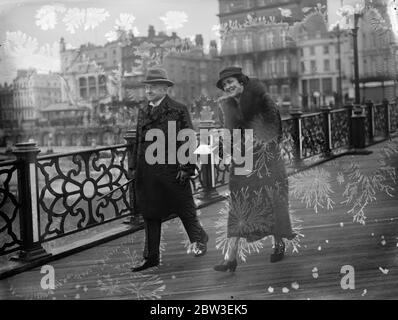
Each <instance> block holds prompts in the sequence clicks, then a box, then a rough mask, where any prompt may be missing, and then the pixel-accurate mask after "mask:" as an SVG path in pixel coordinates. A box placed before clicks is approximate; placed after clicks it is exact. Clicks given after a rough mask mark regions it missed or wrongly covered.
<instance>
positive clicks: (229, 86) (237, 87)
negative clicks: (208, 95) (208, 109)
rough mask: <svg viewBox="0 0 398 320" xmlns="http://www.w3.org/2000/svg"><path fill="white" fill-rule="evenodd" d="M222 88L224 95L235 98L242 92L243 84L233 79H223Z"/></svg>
mask: <svg viewBox="0 0 398 320" xmlns="http://www.w3.org/2000/svg"><path fill="white" fill-rule="evenodd" d="M222 87H223V90H224V92H225V93H227V94H228V95H230V96H233V97H236V96H238V95H240V94H241V93H242V92H243V84H242V83H240V82H239V81H238V79H236V78H235V77H229V78H225V79H224V80H223V82H222Z"/></svg>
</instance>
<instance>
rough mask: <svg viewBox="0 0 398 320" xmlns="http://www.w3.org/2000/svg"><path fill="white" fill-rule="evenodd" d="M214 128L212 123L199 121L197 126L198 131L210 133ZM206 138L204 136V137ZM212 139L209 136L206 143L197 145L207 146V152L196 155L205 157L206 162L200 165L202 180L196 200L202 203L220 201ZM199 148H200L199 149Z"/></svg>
mask: <svg viewBox="0 0 398 320" xmlns="http://www.w3.org/2000/svg"><path fill="white" fill-rule="evenodd" d="M213 128H215V127H214V122H210V121H201V122H200V124H199V131H200V129H205V130H208V131H210V130H211V129H213ZM205 136H206V135H205ZM211 139H212V137H211V136H209V137H208V139H207V141H200V143H199V145H202V146H208V152H205V153H201V152H200V151H199V152H198V153H197V154H198V155H200V158H201V157H207V162H206V163H204V164H201V170H200V171H201V180H202V187H203V189H202V191H201V192H199V195H198V197H197V198H198V199H199V200H200V201H201V202H203V203H209V202H213V201H215V200H216V199H220V198H221V196H220V194H219V193H218V191H217V189H216V186H215V163H214V154H213V152H212V141H211ZM199 148H200V147H199Z"/></svg>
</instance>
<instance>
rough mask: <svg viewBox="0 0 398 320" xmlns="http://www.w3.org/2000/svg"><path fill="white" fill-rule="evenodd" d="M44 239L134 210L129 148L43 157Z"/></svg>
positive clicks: (40, 164)
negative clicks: (128, 163)
mask: <svg viewBox="0 0 398 320" xmlns="http://www.w3.org/2000/svg"><path fill="white" fill-rule="evenodd" d="M37 166H38V180H39V182H38V184H39V199H38V203H39V210H40V221H39V222H40V240H41V241H49V240H52V239H55V238H59V237H62V236H65V235H68V234H71V233H74V232H77V231H81V230H84V229H87V228H90V227H93V226H96V225H99V224H103V223H105V222H109V221H112V220H115V219H119V218H122V217H125V216H127V215H129V214H130V213H131V208H130V204H129V200H128V199H129V194H128V190H129V187H128V186H129V185H126V186H124V187H122V188H120V189H119V190H117V191H115V192H113V193H112V194H111V195H109V196H108V197H105V198H102V199H99V198H100V197H101V196H103V195H104V194H107V193H109V192H110V191H112V190H114V189H116V188H118V187H120V186H122V185H123V184H125V183H126V182H127V149H126V147H125V146H115V147H111V148H102V149H94V150H87V151H83V152H76V153H71V154H64V155H56V156H46V157H41V158H39V161H38V163H37Z"/></svg>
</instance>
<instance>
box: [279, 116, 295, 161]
mask: <svg viewBox="0 0 398 320" xmlns="http://www.w3.org/2000/svg"><path fill="white" fill-rule="evenodd" d="M293 132H294V120H293V119H284V120H282V142H281V144H280V145H281V152H282V157H283V159H284V160H285V162H286V163H287V164H288V163H291V162H292V161H293V159H294V150H295V148H294V138H293Z"/></svg>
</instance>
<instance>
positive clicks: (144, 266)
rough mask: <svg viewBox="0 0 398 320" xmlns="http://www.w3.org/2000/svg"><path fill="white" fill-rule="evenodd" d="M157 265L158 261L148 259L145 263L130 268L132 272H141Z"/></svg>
mask: <svg viewBox="0 0 398 320" xmlns="http://www.w3.org/2000/svg"><path fill="white" fill-rule="evenodd" d="M158 265H159V259H148V260H145V262H144V263H143V264H142V265H140V266H138V267H134V268H131V271H132V272H140V271H143V270H145V269H148V268H151V267H157V266H158Z"/></svg>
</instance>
